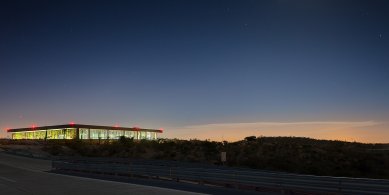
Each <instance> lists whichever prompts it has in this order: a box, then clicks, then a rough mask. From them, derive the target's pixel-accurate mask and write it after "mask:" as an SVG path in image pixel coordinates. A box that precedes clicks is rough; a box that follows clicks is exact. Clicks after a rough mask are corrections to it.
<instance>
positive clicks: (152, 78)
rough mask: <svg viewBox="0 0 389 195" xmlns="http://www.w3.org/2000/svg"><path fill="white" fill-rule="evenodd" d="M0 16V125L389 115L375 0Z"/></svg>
mask: <svg viewBox="0 0 389 195" xmlns="http://www.w3.org/2000/svg"><path fill="white" fill-rule="evenodd" d="M0 28H1V29H0V73H1V77H0V89H1V96H0V126H1V127H2V128H5V127H19V126H26V125H30V124H32V123H37V124H38V125H40V124H57V123H67V122H68V121H76V122H78V123H94V124H115V123H119V124H121V125H125V126H127V125H135V124H136V125H140V126H146V127H150V128H154V127H155V128H159V127H160V126H162V127H167V129H168V128H169V127H170V128H172V129H176V130H173V132H175V131H176V132H178V131H179V130H178V129H179V127H185V126H188V125H199V124H209V123H242V122H257V121H288V122H290V121H379V122H385V123H386V122H387V121H388V119H389V87H388V86H389V85H388V84H389V64H388V62H389V55H388V54H389V42H388V40H389V3H388V2H387V1H367V0H366V1H309V0H304V1H287V0H278V1H209V0H207V1H197V0H196V1H131V2H128V1H82V2H81V1H8V2H7V1H2V2H1V3H0ZM387 127H388V125H384V127H382V129H381V130H380V131H384V129H387ZM281 134H282V133H281ZM174 135H176V134H174V133H173V134H172V136H174ZM177 136H178V134H177Z"/></svg>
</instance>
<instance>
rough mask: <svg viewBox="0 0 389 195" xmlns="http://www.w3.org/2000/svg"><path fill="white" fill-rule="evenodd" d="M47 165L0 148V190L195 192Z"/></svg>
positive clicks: (32, 192) (66, 192)
mask: <svg viewBox="0 0 389 195" xmlns="http://www.w3.org/2000/svg"><path fill="white" fill-rule="evenodd" d="M50 169H51V161H48V160H39V159H32V158H26V157H20V156H14V155H9V154H5V153H2V152H0V194H7V195H11V194H39V195H44V194H66V195H74V194H86V195H87V194H93V195H98V194H104V195H108V194H172V195H174V194H198V193H193V192H187V191H181V190H174V189H167V188H160V187H153V186H145V185H138V184H129V183H122V182H115V181H105V180H98V179H91V178H84V177H75V176H68V175H61V174H54V173H48V172H45V171H49V170H50Z"/></svg>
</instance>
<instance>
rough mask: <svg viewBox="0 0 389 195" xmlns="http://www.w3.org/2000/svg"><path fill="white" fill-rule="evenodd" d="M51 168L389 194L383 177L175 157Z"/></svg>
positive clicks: (59, 163) (86, 161)
mask: <svg viewBox="0 0 389 195" xmlns="http://www.w3.org/2000/svg"><path fill="white" fill-rule="evenodd" d="M52 168H53V169H54V170H57V171H65V172H84V173H92V174H105V175H116V176H123V177H136V176H138V177H152V178H158V179H169V180H174V181H183V182H185V181H189V182H197V183H200V184H204V183H209V184H213V185H219V186H229V187H238V188H247V189H254V190H273V191H282V192H286V193H294V194H296V193H298V192H301V193H303V192H304V193H303V194H310V193H311V194H350V195H351V194H353V195H354V194H374V195H384V194H385V195H388V194H389V180H383V179H366V178H347V177H328V176H313V175H299V174H288V173H280V172H271V171H258V170H255V169H244V168H230V167H222V166H213V165H202V164H197V163H193V164H192V163H181V162H176V161H158V160H155V161H154V160H128V159H103V158H79V159H58V160H55V161H53V162H52Z"/></svg>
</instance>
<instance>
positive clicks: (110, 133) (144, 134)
mask: <svg viewBox="0 0 389 195" xmlns="http://www.w3.org/2000/svg"><path fill="white" fill-rule="evenodd" d="M11 136H12V139H76V138H77V128H65V129H48V130H36V131H21V132H12V135H11ZM121 136H124V137H127V138H133V139H147V140H155V139H157V132H148V131H139V130H138V131H129V130H120V129H115V130H111V129H87V128H79V129H78V139H83V140H85V139H119V138H120V137H121Z"/></svg>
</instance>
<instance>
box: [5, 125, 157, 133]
mask: <svg viewBox="0 0 389 195" xmlns="http://www.w3.org/2000/svg"><path fill="white" fill-rule="evenodd" d="M71 128H85V129H104V130H124V131H145V132H156V133H162V132H163V131H162V130H158V129H143V128H138V127H118V126H101V125H83V124H66V125H51V126H40V127H27V128H18V129H8V130H7V132H8V133H12V132H23V131H39V130H49V129H71Z"/></svg>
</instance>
